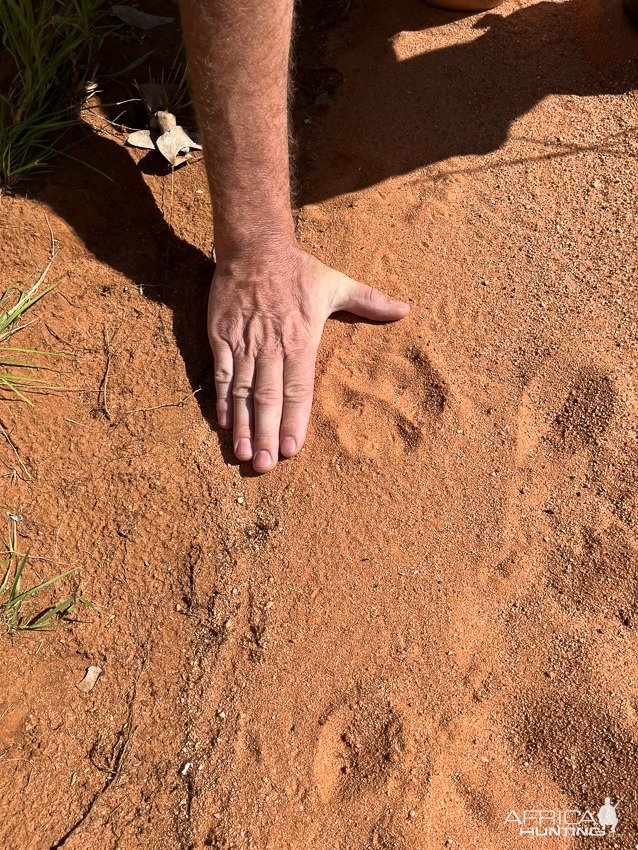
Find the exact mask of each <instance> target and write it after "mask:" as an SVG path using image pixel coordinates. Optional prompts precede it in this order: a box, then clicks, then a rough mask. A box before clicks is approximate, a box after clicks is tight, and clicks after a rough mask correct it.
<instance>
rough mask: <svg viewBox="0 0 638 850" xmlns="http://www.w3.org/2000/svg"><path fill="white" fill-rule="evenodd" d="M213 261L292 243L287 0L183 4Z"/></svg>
mask: <svg viewBox="0 0 638 850" xmlns="http://www.w3.org/2000/svg"><path fill="white" fill-rule="evenodd" d="M180 5H181V11H182V25H183V30H184V40H185V43H186V49H187V54H188V65H189V76H190V82H191V90H192V94H193V100H194V103H195V109H196V112H197V117H198V123H199V127H200V131H201V133H202V136H203V142H204V152H205V156H206V165H207V171H208V178H209V183H210V187H211V194H212V199H213V214H214V220H215V248H216V253H217V257H218V259H221V260H222V261H224V260H232V259H233V257H234V256H237V255H246V254H248V255H259V254H260V253H261V252H264V251H268V250H272V248H273V247H275V246H277V247H278V248H286V247H287V246H291V245H292V244H294V226H293V220H292V214H291V208H290V175H289V149H288V63H289V53H290V38H291V28H292V15H293V0H180Z"/></svg>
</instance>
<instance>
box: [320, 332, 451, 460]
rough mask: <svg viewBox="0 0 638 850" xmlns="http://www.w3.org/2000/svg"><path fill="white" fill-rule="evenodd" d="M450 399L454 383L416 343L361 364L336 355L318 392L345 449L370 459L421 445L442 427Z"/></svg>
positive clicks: (363, 360)
mask: <svg viewBox="0 0 638 850" xmlns="http://www.w3.org/2000/svg"><path fill="white" fill-rule="evenodd" d="M451 397H452V392H451V389H450V385H449V382H448V381H447V380H446V379H445V378H444V377H443V375H442V373H441V371H440V370H439V369H438V368H437V367H436V366H435V365H434V364H433V362H432V360H431V358H430V357H429V356H428V355H427V354H426V353H425V352H423V351H422V350H420V349H418V348H416V347H414V348H411V349H409V350H408V351H407V352H405V353H404V354H391V353H387V354H384V356H383V358H378V359H376V360H373V359H370V358H368V359H362V360H361V361H359V362H358V363H353V362H352V361H348V362H346V361H345V359H343V358H342V357H341V356H340V355H339V354H336V355H335V358H334V362H333V363H332V364H330V366H329V369H328V372H327V374H326V376H325V377H324V379H323V381H322V382H321V386H320V393H319V399H320V403H321V405H322V408H323V411H324V413H325V415H326V417H327V418H328V420H329V422H330V424H331V426H332V428H333V429H334V431H335V433H336V436H337V439H338V440H339V443H340V444H341V446H342V447H343V449H344V450H345V451H346V452H347V453H348V454H350V455H351V456H353V457H358V456H364V457H367V458H369V459H377V458H385V457H388V456H392V455H395V454H397V453H402V454H411V453H413V452H415V451H416V450H417V449H419V447H420V446H421V445H422V444H423V442H424V441H425V440H426V439H427V436H428V434H429V433H432V431H434V430H437V429H438V427H439V426H440V423H441V421H442V419H443V418H444V416H445V415H446V412H447V411H448V409H449V408H450V402H451Z"/></svg>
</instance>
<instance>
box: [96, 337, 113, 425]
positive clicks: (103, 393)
mask: <svg viewBox="0 0 638 850" xmlns="http://www.w3.org/2000/svg"><path fill="white" fill-rule="evenodd" d="M104 353H105V355H106V368H105V369H104V377H103V378H102V382H101V383H100V389H99V390H98V410H101V411H102V413H103V414H104V415H105V416H106V418H107V419H108V420H109V422H110V421H111V411H110V410H109V405H108V390H109V374H110V372H111V342H110V339H109V332H108V330H107V329H106V328H104Z"/></svg>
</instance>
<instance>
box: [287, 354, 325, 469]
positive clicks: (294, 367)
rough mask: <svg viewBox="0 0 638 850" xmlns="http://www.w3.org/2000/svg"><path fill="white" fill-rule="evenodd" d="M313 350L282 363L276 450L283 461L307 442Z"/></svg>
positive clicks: (294, 355) (311, 389) (315, 355)
mask: <svg viewBox="0 0 638 850" xmlns="http://www.w3.org/2000/svg"><path fill="white" fill-rule="evenodd" d="M316 359H317V352H316V350H314V349H311V350H310V351H304V352H302V353H298V354H290V355H288V356H287V357H286V359H285V360H284V406H283V411H282V415H281V426H280V429H279V446H280V451H281V453H282V455H283V456H284V457H293V455H296V454H297V453H298V452H300V451H301V448H302V446H303V444H304V442H305V440H306V432H307V430H308V420H309V419H310V411H311V409H312V396H313V391H314V384H315V361H316Z"/></svg>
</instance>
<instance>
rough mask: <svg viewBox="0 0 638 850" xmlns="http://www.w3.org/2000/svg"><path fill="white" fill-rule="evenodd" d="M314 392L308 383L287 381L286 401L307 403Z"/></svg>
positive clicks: (285, 385)
mask: <svg viewBox="0 0 638 850" xmlns="http://www.w3.org/2000/svg"><path fill="white" fill-rule="evenodd" d="M311 392H312V387H311V386H310V385H309V384H308V383H306V381H287V382H286V383H285V384H284V401H292V402H299V401H305V400H306V399H307V398H308V397H309V396H310V393H311Z"/></svg>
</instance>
